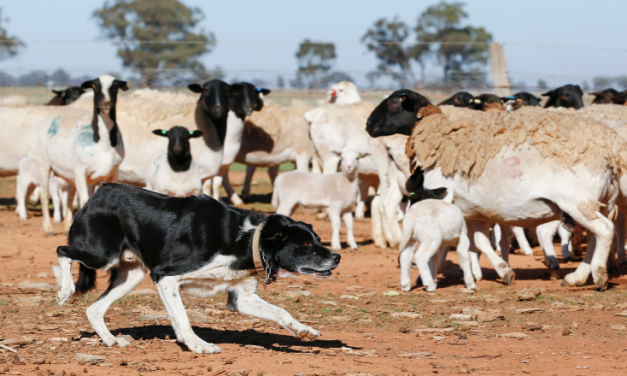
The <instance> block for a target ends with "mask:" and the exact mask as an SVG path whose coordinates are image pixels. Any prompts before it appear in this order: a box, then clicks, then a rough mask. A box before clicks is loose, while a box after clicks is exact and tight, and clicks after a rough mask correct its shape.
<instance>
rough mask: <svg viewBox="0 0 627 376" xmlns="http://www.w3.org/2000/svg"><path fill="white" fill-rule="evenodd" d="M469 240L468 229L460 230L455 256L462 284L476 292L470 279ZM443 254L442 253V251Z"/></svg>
mask: <svg viewBox="0 0 627 376" xmlns="http://www.w3.org/2000/svg"><path fill="white" fill-rule="evenodd" d="M469 250H470V239H468V229H467V228H466V226H464V227H463V228H462V232H461V235H460V237H459V242H458V243H457V256H458V257H459V266H460V268H461V269H462V272H463V273H464V284H465V285H466V288H467V289H470V290H476V289H477V285H476V284H475V280H474V279H473V278H472V270H471V268H470V254H469ZM442 252H444V251H442Z"/></svg>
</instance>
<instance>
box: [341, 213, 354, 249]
mask: <svg viewBox="0 0 627 376" xmlns="http://www.w3.org/2000/svg"><path fill="white" fill-rule="evenodd" d="M342 219H344V225H345V226H346V242H347V243H348V246H349V247H351V248H352V249H357V242H356V241H355V234H354V233H353V213H351V211H350V210H348V211H347V212H345V213H344V214H342Z"/></svg>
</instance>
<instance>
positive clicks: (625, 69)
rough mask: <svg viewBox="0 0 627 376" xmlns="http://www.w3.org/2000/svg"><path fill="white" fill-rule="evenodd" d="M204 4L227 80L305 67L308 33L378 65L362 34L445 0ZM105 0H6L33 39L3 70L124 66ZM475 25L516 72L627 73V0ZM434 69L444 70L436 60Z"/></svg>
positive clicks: (585, 0)
mask: <svg viewBox="0 0 627 376" xmlns="http://www.w3.org/2000/svg"><path fill="white" fill-rule="evenodd" d="M183 3H184V4H186V5H188V6H194V7H199V8H200V9H201V10H202V11H203V13H204V15H205V19H204V20H203V21H202V23H201V27H202V28H203V29H204V30H207V31H211V32H213V33H214V35H215V37H216V39H217V41H218V43H217V46H216V47H215V49H214V50H213V52H211V53H210V54H207V55H205V56H203V57H202V58H201V61H202V62H203V63H204V64H205V67H207V68H209V69H211V68H214V67H216V66H219V67H221V69H222V70H223V71H225V73H226V74H227V80H236V79H239V80H250V79H252V78H254V77H260V78H263V79H266V80H268V81H271V82H275V81H276V77H277V76H278V75H284V76H288V75H292V74H293V73H294V72H295V70H296V69H297V61H296V58H295V56H294V55H295V52H296V50H297V48H298V44H299V43H300V42H301V41H303V40H304V39H305V38H309V39H310V40H313V41H320V42H334V43H335V44H336V52H337V55H338V58H337V61H336V65H335V69H337V70H341V71H345V72H348V73H349V74H351V75H353V76H354V77H357V78H360V77H361V78H363V77H364V75H365V73H366V72H368V71H371V70H374V69H375V67H376V64H377V61H376V59H375V58H374V56H373V54H372V53H369V52H368V51H367V50H366V48H365V46H364V45H363V44H361V43H360V40H361V37H362V36H363V34H364V33H365V32H366V30H367V29H368V27H370V26H371V25H372V24H373V23H374V22H375V21H376V20H377V19H379V18H382V17H387V18H388V19H391V18H394V17H395V16H398V18H399V19H400V20H402V21H405V22H406V23H408V24H410V25H414V24H415V22H416V19H417V18H418V16H419V15H420V13H421V12H423V11H424V10H425V9H426V7H428V6H429V5H433V4H435V3H437V1H436V0H429V1H425V0H411V1H408V0H394V1H375V0H316V1H307V2H304V1H294V0H266V1H259V0H239V1H200V0H183ZM103 4H104V1H100V0H99V1H92V0H62V1H49V0H20V1H16V0H0V7H1V8H2V12H3V17H8V19H9V20H8V22H7V23H4V26H5V28H6V29H8V31H9V34H10V35H15V36H17V37H19V38H20V39H22V40H23V41H24V42H26V44H27V47H26V48H24V49H23V50H22V51H21V52H20V54H19V55H18V57H16V58H13V59H10V60H5V61H2V62H0V70H4V71H6V72H7V73H11V74H13V75H20V74H23V73H26V72H28V71H30V70H35V69H41V70H46V71H49V72H51V71H53V70H55V69H57V68H63V69H64V70H66V71H68V72H69V73H70V74H71V75H72V76H82V75H84V74H88V75H97V74H100V73H104V72H120V73H124V70H123V67H122V64H121V61H120V59H119V58H117V56H116V49H115V47H114V46H113V45H112V44H111V43H110V42H108V41H106V40H105V39H103V38H102V37H101V34H100V31H99V29H98V26H97V24H96V21H95V20H94V19H93V18H92V17H91V15H92V13H93V11H94V9H96V8H99V7H102V5H103ZM465 10H466V11H467V12H468V14H469V18H468V19H467V20H466V21H465V22H466V23H467V24H470V25H473V26H483V27H485V28H486V29H487V30H488V31H489V32H491V33H492V35H493V40H494V41H495V42H501V43H503V45H504V48H505V54H506V60H507V65H508V71H509V76H510V77H511V78H512V79H513V81H515V82H516V81H521V80H526V81H527V82H528V83H531V84H533V83H536V82H537V81H538V79H540V78H541V79H544V80H545V81H547V82H548V83H549V84H550V85H551V84H553V85H559V84H564V83H577V84H581V83H582V82H583V81H588V82H590V81H591V79H592V78H593V77H595V76H619V75H627V64H625V61H626V60H627V43H626V42H625V36H624V26H623V25H624V17H625V14H627V1H625V0H603V1H602V2H599V1H596V2H593V1H589V0H550V1H547V0H526V1H524V2H520V1H503V0H471V1H466V7H465ZM427 74H428V75H430V76H437V75H441V70H440V69H439V68H438V69H436V68H435V67H434V68H431V69H429V70H428V72H427Z"/></svg>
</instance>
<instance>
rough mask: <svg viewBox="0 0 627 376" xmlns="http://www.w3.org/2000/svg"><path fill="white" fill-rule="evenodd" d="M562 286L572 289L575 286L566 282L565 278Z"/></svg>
mask: <svg viewBox="0 0 627 376" xmlns="http://www.w3.org/2000/svg"><path fill="white" fill-rule="evenodd" d="M561 286H562V287H571V286H573V285H572V284H571V283H569V282H568V281H567V280H566V278H564V279H563V280H562V283H561Z"/></svg>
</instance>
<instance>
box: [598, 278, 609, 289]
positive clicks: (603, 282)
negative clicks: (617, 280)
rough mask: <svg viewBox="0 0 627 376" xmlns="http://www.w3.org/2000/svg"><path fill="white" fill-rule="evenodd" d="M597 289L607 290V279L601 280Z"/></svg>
mask: <svg viewBox="0 0 627 376" xmlns="http://www.w3.org/2000/svg"><path fill="white" fill-rule="evenodd" d="M597 288H598V289H599V291H605V290H607V278H603V279H599V280H598V281H597Z"/></svg>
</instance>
